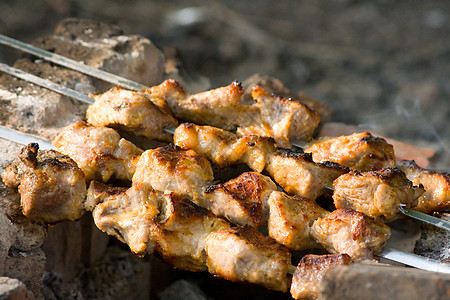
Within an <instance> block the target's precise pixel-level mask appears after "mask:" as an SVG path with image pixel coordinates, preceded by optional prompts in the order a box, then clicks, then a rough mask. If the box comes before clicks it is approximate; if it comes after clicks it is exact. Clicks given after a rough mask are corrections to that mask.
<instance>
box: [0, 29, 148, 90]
mask: <svg viewBox="0 0 450 300" xmlns="http://www.w3.org/2000/svg"><path fill="white" fill-rule="evenodd" d="M0 44H3V45H6V46H9V47H12V48H15V49H19V50H22V51H24V52H27V53H31V54H33V55H35V56H38V57H41V58H43V59H45V60H48V61H51V62H53V63H55V64H58V65H61V66H64V67H67V68H69V69H72V70H76V71H78V72H81V73H83V74H86V75H89V76H92V77H95V78H99V79H101V80H104V81H106V82H110V83H112V84H115V85H120V86H122V87H124V88H126V89H129V90H134V91H139V90H142V89H145V88H147V86H145V85H143V84H140V83H137V82H134V81H132V80H128V79H126V78H123V77H121V76H118V75H115V74H111V73H108V72H105V71H102V70H99V69H97V68H93V67H91V66H88V65H85V64H84V63H81V62H77V61H75V60H72V59H70V58H67V57H64V56H61V55H58V54H56V53H52V52H49V51H46V50H44V49H40V48H38V47H35V46H33V45H30V44H27V43H23V42H21V41H18V40H15V39H13V38H10V37H7V36H5V35H2V34H0Z"/></svg>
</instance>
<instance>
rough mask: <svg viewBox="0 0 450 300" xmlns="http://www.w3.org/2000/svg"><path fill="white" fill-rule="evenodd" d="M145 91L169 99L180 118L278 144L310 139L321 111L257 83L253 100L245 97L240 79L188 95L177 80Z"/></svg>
mask: <svg viewBox="0 0 450 300" xmlns="http://www.w3.org/2000/svg"><path fill="white" fill-rule="evenodd" d="M146 93H148V94H150V95H151V96H155V97H161V98H163V99H164V100H166V101H167V103H168V105H169V108H170V110H171V111H172V112H173V114H174V115H175V117H176V118H177V119H180V120H183V121H188V122H193V123H196V124H200V125H206V124H207V125H210V126H215V127H219V128H223V129H226V130H231V131H234V130H236V129H238V130H239V131H240V133H241V135H251V134H256V135H261V136H269V137H273V138H274V139H275V140H276V142H277V143H278V145H279V146H283V147H289V146H290V144H289V139H309V138H310V137H311V136H312V134H313V132H314V130H315V129H316V128H317V126H318V125H319V122H320V115H319V114H318V113H316V112H314V111H313V110H311V109H309V108H308V107H307V106H305V105H303V104H301V103H300V102H298V101H294V100H288V99H283V98H280V97H276V96H273V95H271V94H269V93H268V92H266V91H265V90H264V89H263V88H261V87H259V86H256V87H255V88H254V90H253V93H252V97H253V100H254V101H252V102H249V103H246V102H245V101H244V100H243V97H242V95H243V93H244V90H243V88H242V86H241V84H240V83H239V82H233V83H231V84H230V85H228V86H225V87H220V88H217V89H213V90H210V91H206V92H202V93H198V94H194V95H186V94H185V93H184V91H183V89H182V88H181V87H180V85H179V84H178V83H177V82H176V81H174V80H171V79H169V80H166V81H165V82H163V83H162V84H161V85H159V86H155V87H151V88H149V89H148V90H147V91H146Z"/></svg>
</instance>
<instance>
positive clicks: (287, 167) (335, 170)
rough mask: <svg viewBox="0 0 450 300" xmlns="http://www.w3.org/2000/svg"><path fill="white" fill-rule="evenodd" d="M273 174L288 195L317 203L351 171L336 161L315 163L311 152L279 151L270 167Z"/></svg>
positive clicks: (268, 166)
mask: <svg viewBox="0 0 450 300" xmlns="http://www.w3.org/2000/svg"><path fill="white" fill-rule="evenodd" d="M266 170H267V172H268V173H269V175H270V176H271V177H272V178H273V179H274V180H275V182H276V183H278V184H279V185H280V186H281V187H282V188H283V189H284V190H285V191H286V192H288V193H290V194H293V195H299V196H301V197H304V198H307V199H310V200H315V199H317V198H318V197H319V196H321V195H323V194H325V193H326V192H327V188H326V187H327V186H330V185H331V184H332V182H333V180H334V179H336V178H338V177H339V176H340V175H342V174H344V173H346V172H348V168H347V167H344V166H341V165H339V164H336V163H332V162H325V163H315V162H314V161H313V160H312V158H311V154H310V153H303V151H301V150H291V149H279V150H278V151H277V152H276V153H275V154H274V155H272V156H271V157H270V159H269V161H268V164H267V166H266Z"/></svg>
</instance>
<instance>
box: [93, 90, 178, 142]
mask: <svg viewBox="0 0 450 300" xmlns="http://www.w3.org/2000/svg"><path fill="white" fill-rule="evenodd" d="M158 105H159V106H158ZM86 117H87V121H88V123H90V124H92V125H94V126H97V127H107V126H109V127H119V128H121V129H123V130H126V131H129V132H131V133H132V134H135V135H138V136H144V137H146V138H148V139H150V140H161V141H171V140H172V136H171V134H170V133H168V132H166V131H164V128H166V127H175V126H176V125H177V123H178V121H177V120H176V119H175V118H174V117H172V115H171V114H170V111H169V109H168V107H167V104H166V103H165V101H164V100H163V99H162V98H158V97H150V96H149V95H148V94H144V93H140V92H133V91H129V90H125V89H123V88H121V87H113V88H112V89H110V90H109V91H107V92H106V93H103V94H100V95H98V96H96V97H95V102H94V104H92V105H90V106H89V108H88V110H87V112H86Z"/></svg>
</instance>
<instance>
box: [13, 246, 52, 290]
mask: <svg viewBox="0 0 450 300" xmlns="http://www.w3.org/2000/svg"><path fill="white" fill-rule="evenodd" d="M44 273H45V254H44V252H43V251H42V250H41V249H34V250H32V251H29V252H20V251H14V250H11V251H10V252H9V255H8V257H7V258H6V261H5V276H7V277H11V278H17V279H19V280H20V281H22V282H23V283H24V284H25V285H26V286H27V288H28V289H29V290H30V291H32V292H33V294H34V296H35V297H36V298H37V299H41V298H42V294H41V291H40V289H41V285H42V279H43V277H44Z"/></svg>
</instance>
